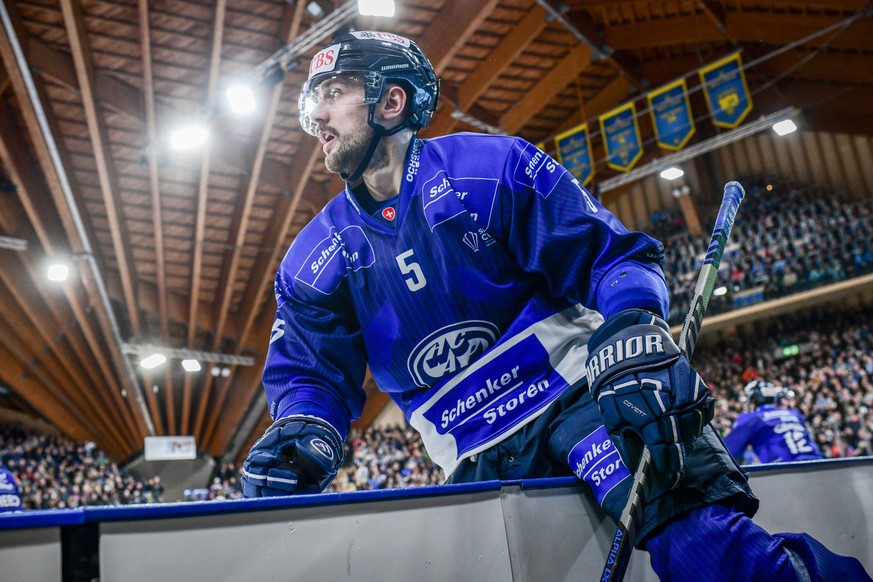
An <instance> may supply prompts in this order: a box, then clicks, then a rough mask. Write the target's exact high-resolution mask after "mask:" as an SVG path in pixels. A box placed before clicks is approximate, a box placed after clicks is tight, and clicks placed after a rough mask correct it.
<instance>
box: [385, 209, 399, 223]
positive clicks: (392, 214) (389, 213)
mask: <svg viewBox="0 0 873 582" xmlns="http://www.w3.org/2000/svg"><path fill="white" fill-rule="evenodd" d="M395 216H397V213H396V212H394V208H393V207H392V206H389V207H388V208H383V209H382V218H384V219H385V220H387V221H388V222H391V221H392V220H394V217H395Z"/></svg>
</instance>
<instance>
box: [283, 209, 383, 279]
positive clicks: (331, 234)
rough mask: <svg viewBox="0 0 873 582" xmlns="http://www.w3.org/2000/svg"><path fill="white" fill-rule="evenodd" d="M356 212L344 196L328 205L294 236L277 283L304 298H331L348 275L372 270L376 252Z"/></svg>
mask: <svg viewBox="0 0 873 582" xmlns="http://www.w3.org/2000/svg"><path fill="white" fill-rule="evenodd" d="M356 213H357V208H356V207H352V206H351V205H349V204H348V201H347V200H346V199H345V198H344V196H343V195H340V196H338V197H336V198H334V199H332V200H331V201H330V202H328V203H327V205H326V206H325V208H324V209H323V210H322V211H321V212H319V213H318V214H317V215H316V216H315V218H313V219H312V221H311V222H310V223H309V224H307V225H306V226H305V227H304V228H303V230H301V231H300V233H299V234H298V235H297V236H296V237H295V239H294V242H293V243H292V244H291V247H290V248H289V249H288V252H287V253H286V254H285V258H284V259H282V265H281V267H280V273H279V277H278V278H277V284H279V283H278V281H280V280H281V281H284V283H285V284H286V285H291V286H294V287H295V288H300V289H301V290H303V292H304V293H306V294H307V295H311V294H312V293H315V294H316V295H331V294H333V293H334V292H335V291H336V290H337V289H338V288H339V286H340V284H341V283H342V281H343V279H344V278H345V277H347V276H348V274H349V272H352V271H357V270H359V269H366V268H369V267H371V266H372V265H373V263H375V252H374V250H373V245H372V244H371V243H370V240H369V239H368V238H367V234H366V232H365V231H364V229H363V228H362V227H361V222H360V220H357V216H356ZM278 293H279V290H278V289H277V294H278Z"/></svg>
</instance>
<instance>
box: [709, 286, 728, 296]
mask: <svg viewBox="0 0 873 582" xmlns="http://www.w3.org/2000/svg"><path fill="white" fill-rule="evenodd" d="M712 294H713V295H715V296H716V297H721V296H722V295H727V287H725V286H724V285H722V286H721V287H716V288H715V289H713V291H712Z"/></svg>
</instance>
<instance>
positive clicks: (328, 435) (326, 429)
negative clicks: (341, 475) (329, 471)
mask: <svg viewBox="0 0 873 582" xmlns="http://www.w3.org/2000/svg"><path fill="white" fill-rule="evenodd" d="M292 422H303V423H304V424H306V425H307V426H310V427H311V426H314V427H317V428H319V429H321V430H320V431H319V432H320V433H321V436H322V437H323V440H324V442H325V443H326V444H327V445H329V446H330V449H331V450H332V451H333V454H334V455H336V458H337V464H336V466H337V467H339V466H341V465H342V464H343V461H344V460H345V453H344V452H343V439H342V437H341V436H340V433H339V431H338V430H337V429H336V428H334V427H333V425H331V424H330V423H329V422H327V421H326V420H324V419H322V418H318V417H317V416H308V415H305V414H292V415H291V416H285V417H283V418H280V419H279V420H276V421H275V422H273V424H271V425H270V427H269V428H268V429H267V430H266V431H264V434H268V433H269V432H270V431H272V430H273V429H274V428H280V427H282V426H285V425H286V424H290V423H292Z"/></svg>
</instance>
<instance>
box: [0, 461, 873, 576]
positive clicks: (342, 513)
mask: <svg viewBox="0 0 873 582" xmlns="http://www.w3.org/2000/svg"><path fill="white" fill-rule="evenodd" d="M748 469H749V473H750V475H751V480H752V486H753V488H754V490H755V492H756V494H757V495H758V496H759V497H760V498H761V511H760V512H759V513H758V516H757V517H756V521H757V522H758V523H759V524H761V525H762V526H764V527H765V528H767V529H768V530H770V531H774V532H775V531H807V532H809V533H811V534H813V535H814V536H816V537H817V538H818V539H820V540H821V541H822V542H823V543H825V544H826V545H827V546H828V547H830V548H831V549H832V550H834V551H836V552H838V553H843V554H849V555H853V556H856V557H858V558H859V559H861V561H862V562H863V563H864V565H865V566H866V567H867V569H868V570H873V458H866V457H865V458H857V459H840V460H828V461H812V462H803V463H787V464H780V465H768V466H759V467H754V466H753V467H748ZM614 532H615V524H614V522H613V521H612V520H611V519H610V518H609V517H608V516H606V515H604V514H603V512H602V511H601V510H600V508H599V507H597V506H596V504H595V503H594V501H593V499H592V497H591V496H590V495H589V494H588V492H587V490H585V489H584V488H583V487H581V486H580V485H579V483H578V482H577V481H576V480H575V478H556V479H535V480H523V481H489V482H483V483H475V484H469V485H445V486H438V487H423V488H416V489H394V490H384V491H361V492H355V493H330V494H322V495H310V496H299V497H283V498H272V499H255V500H242V501H202V502H186V503H166V504H160V505H147V506H125V507H94V508H83V509H71V510H52V511H31V512H23V513H18V514H5V515H0V565H2V566H0V578H2V579H3V580H14V581H16V582H29V581H39V582H47V581H55V580H57V581H61V580H91V579H98V578H99V579H100V580H101V581H103V582H107V581H115V580H122V581H125V582H137V581H154V580H160V581H161V582H171V581H175V580H180V581H181V580H184V581H189V580H212V581H218V580H227V581H238V580H269V581H276V580H305V581H318V580H324V581H331V582H332V581H336V580H366V581H370V580H378V581H380V582H381V581H392V580H397V581H404V582H405V581H408V580H446V581H452V582H454V581H458V580H476V581H477V582H479V581H482V582H485V581H501V582H503V581H507V580H534V581H536V580H544V581H549V582H552V581H560V580H574V581H578V580H595V579H597V577H598V575H599V572H600V570H601V569H602V567H603V560H604V557H605V556H606V553H607V552H608V550H609V547H610V545H611V540H612V536H613V534H614ZM626 579H627V580H634V581H637V580H641V581H649V580H651V581H654V580H656V577H655V575H654V573H653V572H652V571H651V568H650V567H649V563H648V557H647V555H646V554H644V553H641V552H634V557H633V558H632V560H631V564H630V568H629V570H628V574H627V577H626Z"/></svg>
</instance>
